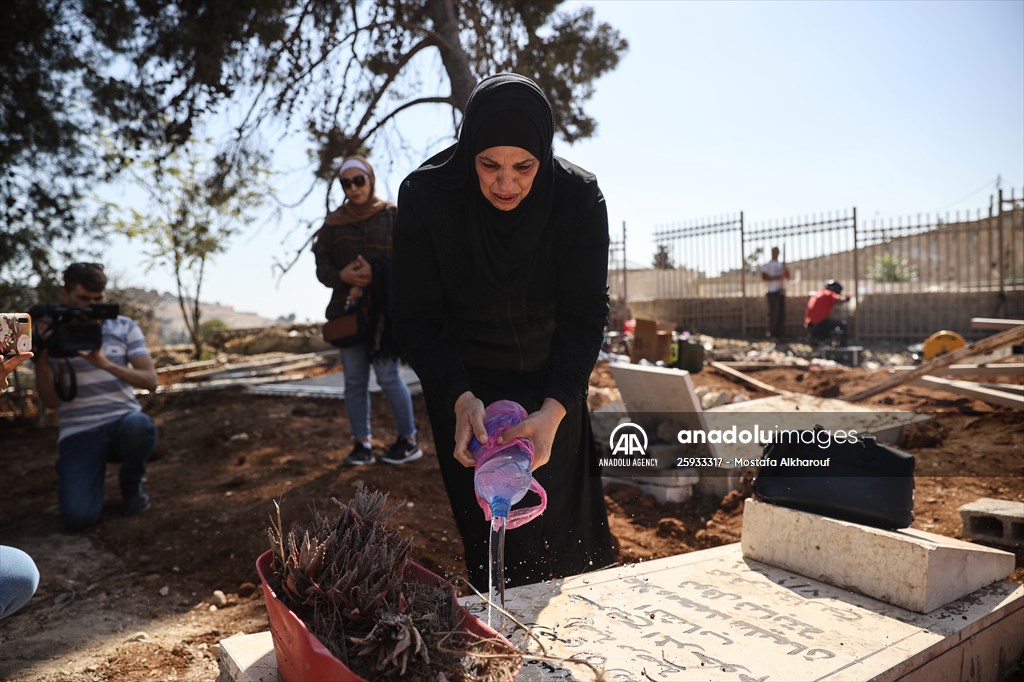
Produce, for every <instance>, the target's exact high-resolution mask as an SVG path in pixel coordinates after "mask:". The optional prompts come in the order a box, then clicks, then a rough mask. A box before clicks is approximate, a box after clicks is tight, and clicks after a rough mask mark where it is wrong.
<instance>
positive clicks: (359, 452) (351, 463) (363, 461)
mask: <svg viewBox="0 0 1024 682" xmlns="http://www.w3.org/2000/svg"><path fill="white" fill-rule="evenodd" d="M343 464H344V465H345V466H347V467H361V466H366V465H367V464H373V450H372V449H370V448H368V447H366V445H364V444H363V443H362V442H361V441H358V440H357V441H356V444H355V447H353V448H352V452H350V453H348V457H346V458H345V461H344V462H343Z"/></svg>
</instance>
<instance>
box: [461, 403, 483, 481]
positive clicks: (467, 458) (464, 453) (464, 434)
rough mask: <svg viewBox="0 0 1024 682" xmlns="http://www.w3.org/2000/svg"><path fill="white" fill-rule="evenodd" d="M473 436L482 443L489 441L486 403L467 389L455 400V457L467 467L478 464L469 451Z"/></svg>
mask: <svg viewBox="0 0 1024 682" xmlns="http://www.w3.org/2000/svg"><path fill="white" fill-rule="evenodd" d="M473 436H476V439H477V440H478V441H480V444H481V445H483V444H485V443H486V442H487V429H486V428H484V404H483V403H482V402H481V401H480V399H479V398H477V397H476V396H475V395H473V392H472V391H466V392H465V393H463V394H462V395H460V396H459V398H458V400H456V401H455V459H457V460H458V461H459V462H460V463H461V464H462V466H465V467H474V466H476V459H475V458H474V457H473V453H472V452H470V451H469V441H470V439H471V438H473Z"/></svg>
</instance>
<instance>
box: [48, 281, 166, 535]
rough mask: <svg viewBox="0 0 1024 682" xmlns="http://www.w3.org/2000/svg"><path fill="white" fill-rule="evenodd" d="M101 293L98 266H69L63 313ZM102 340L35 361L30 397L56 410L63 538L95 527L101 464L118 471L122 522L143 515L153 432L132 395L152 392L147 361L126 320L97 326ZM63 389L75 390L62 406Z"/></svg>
mask: <svg viewBox="0 0 1024 682" xmlns="http://www.w3.org/2000/svg"><path fill="white" fill-rule="evenodd" d="M106 287H107V276H106V275H105V274H104V273H103V266H102V265H100V264H98V263H73V264H72V265H70V266H69V267H68V268H67V269H66V270H65V271H64V289H63V291H61V297H62V298H63V300H64V303H65V304H67V305H68V306H75V307H80V308H86V307H88V306H91V305H93V304H96V303H102V302H103V300H104V297H105V294H104V289H106ZM97 324H99V322H97ZM36 328H37V330H38V332H39V335H40V337H41V338H42V339H43V340H44V344H42V345H44V346H45V341H46V340H47V339H48V338H50V336H51V335H52V333H53V329H52V327H51V325H50V324H48V323H47V322H46V321H45V320H42V321H38V322H37V323H36ZM102 337H103V341H102V346H101V347H100V348H96V349H94V350H91V351H81V352H79V353H78V355H77V356H76V357H70V358H64V359H57V358H52V357H50V353H49V351H48V350H47V349H46V348H45V347H44V348H42V349H40V350H39V351H38V353H37V360H36V390H38V391H39V396H40V397H41V398H42V401H43V404H45V405H46V406H47V407H49V408H52V409H56V410H57V414H58V416H59V418H60V436H59V437H58V439H57V449H58V455H59V456H58V459H57V500H58V502H59V504H60V516H61V520H62V521H63V522H64V525H65V526H66V527H67V528H68V529H69V530H81V529H83V528H87V527H88V526H91V525H93V524H95V523H96V522H97V521H99V519H100V515H101V513H102V511H103V497H104V477H105V474H106V469H107V462H108V461H112V462H120V463H121V471H120V483H121V498H122V500H123V503H124V504H123V507H122V509H123V512H124V515H125V516H134V515H136V514H141V513H142V512H144V511H146V510H147V509H149V495H147V494H146V492H145V490H143V487H142V478H143V476H144V475H145V473H146V462H148V461H149V457H150V455H151V454H152V452H153V446H154V445H155V444H156V426H155V425H154V424H153V420H152V419H150V418H149V416H148V415H146V414H144V413H143V412H142V406H141V405H139V401H138V400H136V399H135V395H134V393H133V391H132V389H133V388H142V389H148V390H150V391H152V390H155V389H156V384H157V378H156V370H155V369H154V367H153V359H152V358H151V357H150V356H149V351H148V350H147V349H146V343H145V338H144V337H143V334H142V330H140V329H139V326H138V325H137V324H136V323H135V321H134V320H132V319H131V318H129V317H125V316H123V315H118V316H117V317H116V318H115V319H108V320H104V321H103V322H102ZM72 377H73V379H72ZM69 381H70V382H71V385H72V386H75V383H77V389H74V388H72V392H71V393H72V395H71V396H70V398H71V399H69V400H62V397H61V395H60V394H58V386H57V382H59V383H60V386H65V387H66V386H67V383H66V382H69ZM62 392H63V391H62ZM64 397H65V398H67V397H69V396H68V395H67V394H66V393H65V395H64Z"/></svg>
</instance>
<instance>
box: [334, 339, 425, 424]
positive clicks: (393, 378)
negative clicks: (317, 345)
mask: <svg viewBox="0 0 1024 682" xmlns="http://www.w3.org/2000/svg"><path fill="white" fill-rule="evenodd" d="M339 350H340V351H341V362H342V364H343V365H344V366H345V372H344V373H345V411H346V412H348V421H349V423H350V424H351V425H352V437H353V438H355V439H356V440H369V439H370V390H369V389H370V358H369V357H367V355H366V346H364V345H362V344H360V345H358V346H349V347H348V348H340V349H339ZM373 373H374V374H375V375H376V376H377V383H378V384H380V387H381V390H383V391H384V395H385V397H387V399H388V404H389V405H390V406H391V414H392V415H393V416H394V418H395V428H396V429H397V430H398V435H399V436H408V437H412V436H415V435H416V422H415V421H414V420H413V415H412V398H411V397H410V396H409V387H408V386H406V385H405V382H404V381H402V378H401V377H400V376H398V360H397V359H395V358H377V359H376V360H374V361H373Z"/></svg>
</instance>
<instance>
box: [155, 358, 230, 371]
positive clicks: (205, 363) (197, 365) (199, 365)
mask: <svg viewBox="0 0 1024 682" xmlns="http://www.w3.org/2000/svg"><path fill="white" fill-rule="evenodd" d="M216 364H217V361H216V360H195V361H194V362H185V363H182V364H180V365H164V366H163V367H158V368H157V370H156V373H157V374H166V373H167V372H184V371H186V370H192V369H206V368H207V367H213V366H214V365H216Z"/></svg>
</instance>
